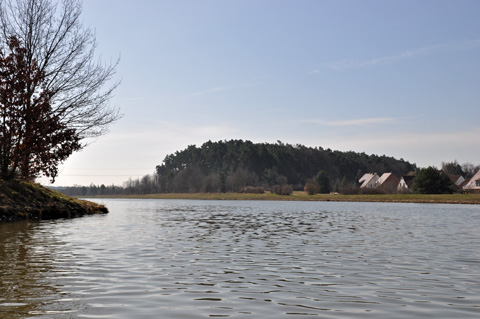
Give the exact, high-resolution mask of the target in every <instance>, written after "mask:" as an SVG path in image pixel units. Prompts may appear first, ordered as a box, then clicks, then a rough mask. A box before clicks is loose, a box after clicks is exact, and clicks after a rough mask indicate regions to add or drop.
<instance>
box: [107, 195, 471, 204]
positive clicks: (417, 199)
mask: <svg viewBox="0 0 480 319" xmlns="http://www.w3.org/2000/svg"><path fill="white" fill-rule="evenodd" d="M107 197H108V198H140V199H199V200H277V201H332V202H333V201H336V202H392V203H444V204H480V194H472V195H464V194H451V195H450V194H445V195H422V194H402V195H400V194H399V195H397V194H394V195H341V194H337V195H335V194H317V195H308V194H307V193H305V192H294V193H293V194H292V195H290V196H280V195H276V194H271V193H267V192H266V193H264V194H245V193H192V194H190V193H189V194H179V193H175V194H148V195H122V196H104V198H107Z"/></svg>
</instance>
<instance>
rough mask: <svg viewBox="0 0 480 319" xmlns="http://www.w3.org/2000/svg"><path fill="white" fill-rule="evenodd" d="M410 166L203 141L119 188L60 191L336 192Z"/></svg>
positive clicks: (318, 151) (326, 152)
mask: <svg viewBox="0 0 480 319" xmlns="http://www.w3.org/2000/svg"><path fill="white" fill-rule="evenodd" d="M416 170H417V167H416V165H415V164H411V163H409V162H408V161H405V160H403V159H400V160H398V159H395V158H393V157H388V156H385V155H382V156H378V155H367V154H365V153H356V152H341V151H333V150H331V149H323V148H321V147H315V148H313V147H306V146H303V145H290V144H284V143H282V142H280V141H278V142H277V143H276V144H269V143H252V142H251V141H243V140H230V141H218V142H212V141H208V142H206V143H204V144H203V145H202V146H201V147H197V146H195V145H190V146H188V147H187V148H186V149H185V150H182V151H177V152H175V153H174V154H170V155H168V156H166V157H165V159H164V160H163V163H162V164H161V165H158V166H157V167H156V172H155V173H154V174H152V175H146V176H144V177H142V178H140V179H136V180H129V181H127V182H125V183H124V185H123V187H120V186H113V185H112V186H105V185H101V186H96V185H91V186H89V187H82V186H74V187H68V188H63V189H61V191H63V192H65V193H67V194H68V195H77V196H94V195H121V194H153V193H199V192H205V193H214V192H264V191H272V192H275V193H278V194H289V193H291V192H292V191H293V190H304V187H305V185H306V184H307V183H308V182H315V183H317V184H318V185H320V191H321V192H330V191H336V192H341V191H342V190H344V189H352V188H355V187H358V180H359V179H360V178H361V177H362V175H363V174H364V173H368V172H376V173H378V174H382V173H386V172H391V173H393V174H395V175H397V176H402V175H405V174H408V173H411V172H415V171H416ZM322 187H323V188H322Z"/></svg>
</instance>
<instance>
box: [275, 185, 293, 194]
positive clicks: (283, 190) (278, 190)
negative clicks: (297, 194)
mask: <svg viewBox="0 0 480 319" xmlns="http://www.w3.org/2000/svg"><path fill="white" fill-rule="evenodd" d="M292 192H293V186H292V185H287V184H284V185H275V186H273V187H272V193H274V194H277V195H292Z"/></svg>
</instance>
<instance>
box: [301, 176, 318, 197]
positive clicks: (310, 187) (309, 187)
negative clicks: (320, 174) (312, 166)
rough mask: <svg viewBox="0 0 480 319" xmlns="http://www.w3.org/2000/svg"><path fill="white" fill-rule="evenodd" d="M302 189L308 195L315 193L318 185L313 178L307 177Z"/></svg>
mask: <svg viewBox="0 0 480 319" xmlns="http://www.w3.org/2000/svg"><path fill="white" fill-rule="evenodd" d="M303 190H304V191H305V192H307V193H308V195H315V194H316V193H318V185H317V183H315V182H314V181H313V180H311V179H309V180H307V183H306V184H305V187H304V188H303Z"/></svg>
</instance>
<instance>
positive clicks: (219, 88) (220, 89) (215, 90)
mask: <svg viewBox="0 0 480 319" xmlns="http://www.w3.org/2000/svg"><path fill="white" fill-rule="evenodd" d="M262 84H263V83H262V82H254V83H243V84H238V85H229V86H217V87H214V88H210V89H207V90H203V91H198V92H195V93H192V94H189V95H188V96H199V95H204V94H210V93H218V92H223V91H229V90H234V89H239V88H243V87H252V86H259V85H262Z"/></svg>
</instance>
